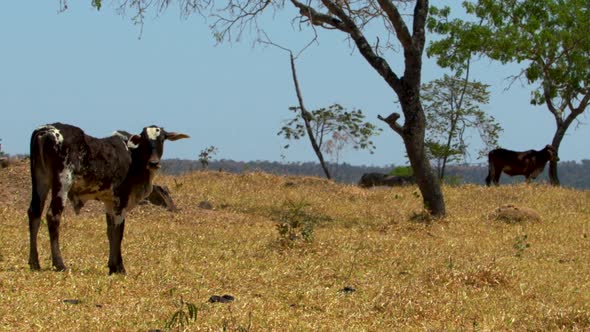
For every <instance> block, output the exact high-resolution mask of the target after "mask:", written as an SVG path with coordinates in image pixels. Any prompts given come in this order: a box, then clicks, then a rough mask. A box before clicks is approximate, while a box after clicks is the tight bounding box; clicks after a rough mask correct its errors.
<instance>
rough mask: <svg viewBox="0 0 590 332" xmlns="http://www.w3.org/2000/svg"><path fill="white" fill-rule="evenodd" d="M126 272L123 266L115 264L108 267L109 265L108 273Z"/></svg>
mask: <svg viewBox="0 0 590 332" xmlns="http://www.w3.org/2000/svg"><path fill="white" fill-rule="evenodd" d="M126 273H127V272H125V267H123V266H115V267H110V266H109V275H111V274H126Z"/></svg>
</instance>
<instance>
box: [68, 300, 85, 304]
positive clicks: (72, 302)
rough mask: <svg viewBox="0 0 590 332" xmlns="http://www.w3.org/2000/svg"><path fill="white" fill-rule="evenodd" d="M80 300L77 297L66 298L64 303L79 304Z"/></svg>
mask: <svg viewBox="0 0 590 332" xmlns="http://www.w3.org/2000/svg"><path fill="white" fill-rule="evenodd" d="M81 302H82V301H80V300H78V299H66V300H64V303H67V304H80V303H81Z"/></svg>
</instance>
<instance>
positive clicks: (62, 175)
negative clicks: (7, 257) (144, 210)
mask: <svg viewBox="0 0 590 332" xmlns="http://www.w3.org/2000/svg"><path fill="white" fill-rule="evenodd" d="M188 137H189V136H187V135H185V134H178V133H172V132H167V131H165V130H164V129H163V128H160V127H157V126H150V127H146V128H144V129H143V131H142V132H141V134H140V135H131V134H129V133H127V132H125V131H117V132H115V133H114V134H113V136H111V137H106V138H94V137H92V136H88V135H86V134H85V133H84V132H83V131H82V130H81V129H80V128H78V127H74V126H70V125H66V124H61V123H54V124H50V125H45V126H41V127H39V128H37V129H35V131H33V134H32V135H31V180H32V197H31V205H30V207H29V210H28V215H29V232H30V254H29V266H30V267H31V269H33V270H39V269H40V265H39V255H38V253H37V233H38V231H39V223H40V220H41V214H42V212H43V207H44V205H45V200H46V198H47V196H48V194H49V191H50V190H51V203H50V205H49V208H48V210H47V226H48V229H49V239H50V243H51V261H52V264H53V266H54V267H55V269H57V270H59V271H63V270H65V269H66V266H65V265H64V263H63V259H62V257H61V252H60V249H59V224H60V220H61V214H62V212H63V210H64V206H65V203H66V200H67V199H69V200H70V201H71V203H72V205H73V207H74V210H75V212H76V213H79V212H80V209H81V208H82V206H83V205H84V203H85V202H86V201H88V200H98V201H101V202H103V203H104V206H105V211H106V221H107V235H108V238H109V247H110V250H109V251H110V254H109V262H108V266H109V274H112V273H125V267H124V266H123V258H122V256H121V241H122V240H123V231H124V229H125V215H126V214H127V212H128V211H129V210H131V209H132V208H133V207H134V206H135V205H136V204H137V203H139V202H140V201H141V200H143V199H144V198H145V197H146V196H147V195H149V194H150V192H151V191H152V180H153V178H154V176H155V175H156V171H157V170H158V168H160V159H161V157H162V153H163V149H164V140H170V141H175V140H178V139H181V138H188Z"/></svg>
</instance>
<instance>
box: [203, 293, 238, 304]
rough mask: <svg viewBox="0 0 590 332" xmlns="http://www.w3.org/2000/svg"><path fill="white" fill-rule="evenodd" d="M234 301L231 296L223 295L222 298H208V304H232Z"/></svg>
mask: <svg viewBox="0 0 590 332" xmlns="http://www.w3.org/2000/svg"><path fill="white" fill-rule="evenodd" d="M234 300H235V298H234V297H233V296H231V295H227V294H225V295H223V296H219V295H213V296H211V297H210V298H209V302H211V303H229V302H233V301H234Z"/></svg>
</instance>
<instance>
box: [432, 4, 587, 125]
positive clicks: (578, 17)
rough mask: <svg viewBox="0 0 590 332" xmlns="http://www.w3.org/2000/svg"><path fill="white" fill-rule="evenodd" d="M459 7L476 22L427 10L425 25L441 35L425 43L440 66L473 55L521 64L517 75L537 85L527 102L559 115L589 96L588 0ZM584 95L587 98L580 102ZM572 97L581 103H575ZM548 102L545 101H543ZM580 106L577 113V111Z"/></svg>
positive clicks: (444, 10) (458, 66) (458, 63)
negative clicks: (544, 105) (553, 108)
mask: <svg viewBox="0 0 590 332" xmlns="http://www.w3.org/2000/svg"><path fill="white" fill-rule="evenodd" d="M463 6H464V8H465V10H466V12H467V13H468V14H471V15H473V16H474V17H475V18H476V22H472V21H464V20H461V19H451V18H450V9H449V8H448V7H445V8H442V9H439V8H432V9H431V16H430V18H429V20H428V25H427V26H428V29H429V30H430V31H432V32H435V33H438V34H441V35H443V38H442V39H439V40H436V41H434V42H432V43H431V44H430V46H429V47H428V50H427V52H428V55H429V56H436V57H437V63H438V64H439V65H441V66H442V67H449V68H452V69H458V70H460V69H461V66H462V65H463V64H464V63H465V61H466V60H467V59H469V57H470V56H471V55H472V54H478V55H484V56H487V57H489V58H490V59H493V60H497V61H500V62H501V63H503V64H505V63H511V62H518V63H522V64H523V65H524V67H525V69H524V71H522V72H521V73H519V74H518V76H524V77H525V78H526V79H527V81H528V82H529V83H530V84H536V85H537V86H536V88H535V89H534V90H533V91H532V96H531V103H532V104H534V105H540V104H544V103H550V104H552V105H556V108H557V109H556V110H551V107H550V110H551V112H552V113H554V114H555V115H556V117H559V118H560V119H561V118H563V117H564V111H565V110H566V109H567V108H569V109H570V111H572V112H574V109H576V108H580V107H581V108H582V110H581V111H583V109H585V108H586V106H587V105H588V98H590V97H589V96H590V88H589V86H590V61H588V57H589V55H590V34H588V31H587V29H588V22H590V10H589V8H588V7H589V5H588V1H587V0H546V1H537V0H522V1H514V0H498V1H490V0H479V1H476V2H468V1H464V2H463ZM584 97H586V99H585V101H584ZM574 101H580V104H579V106H580V107H575V106H574V105H573V104H574ZM548 106H550V105H548ZM581 111H580V110H578V112H580V113H581Z"/></svg>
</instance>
